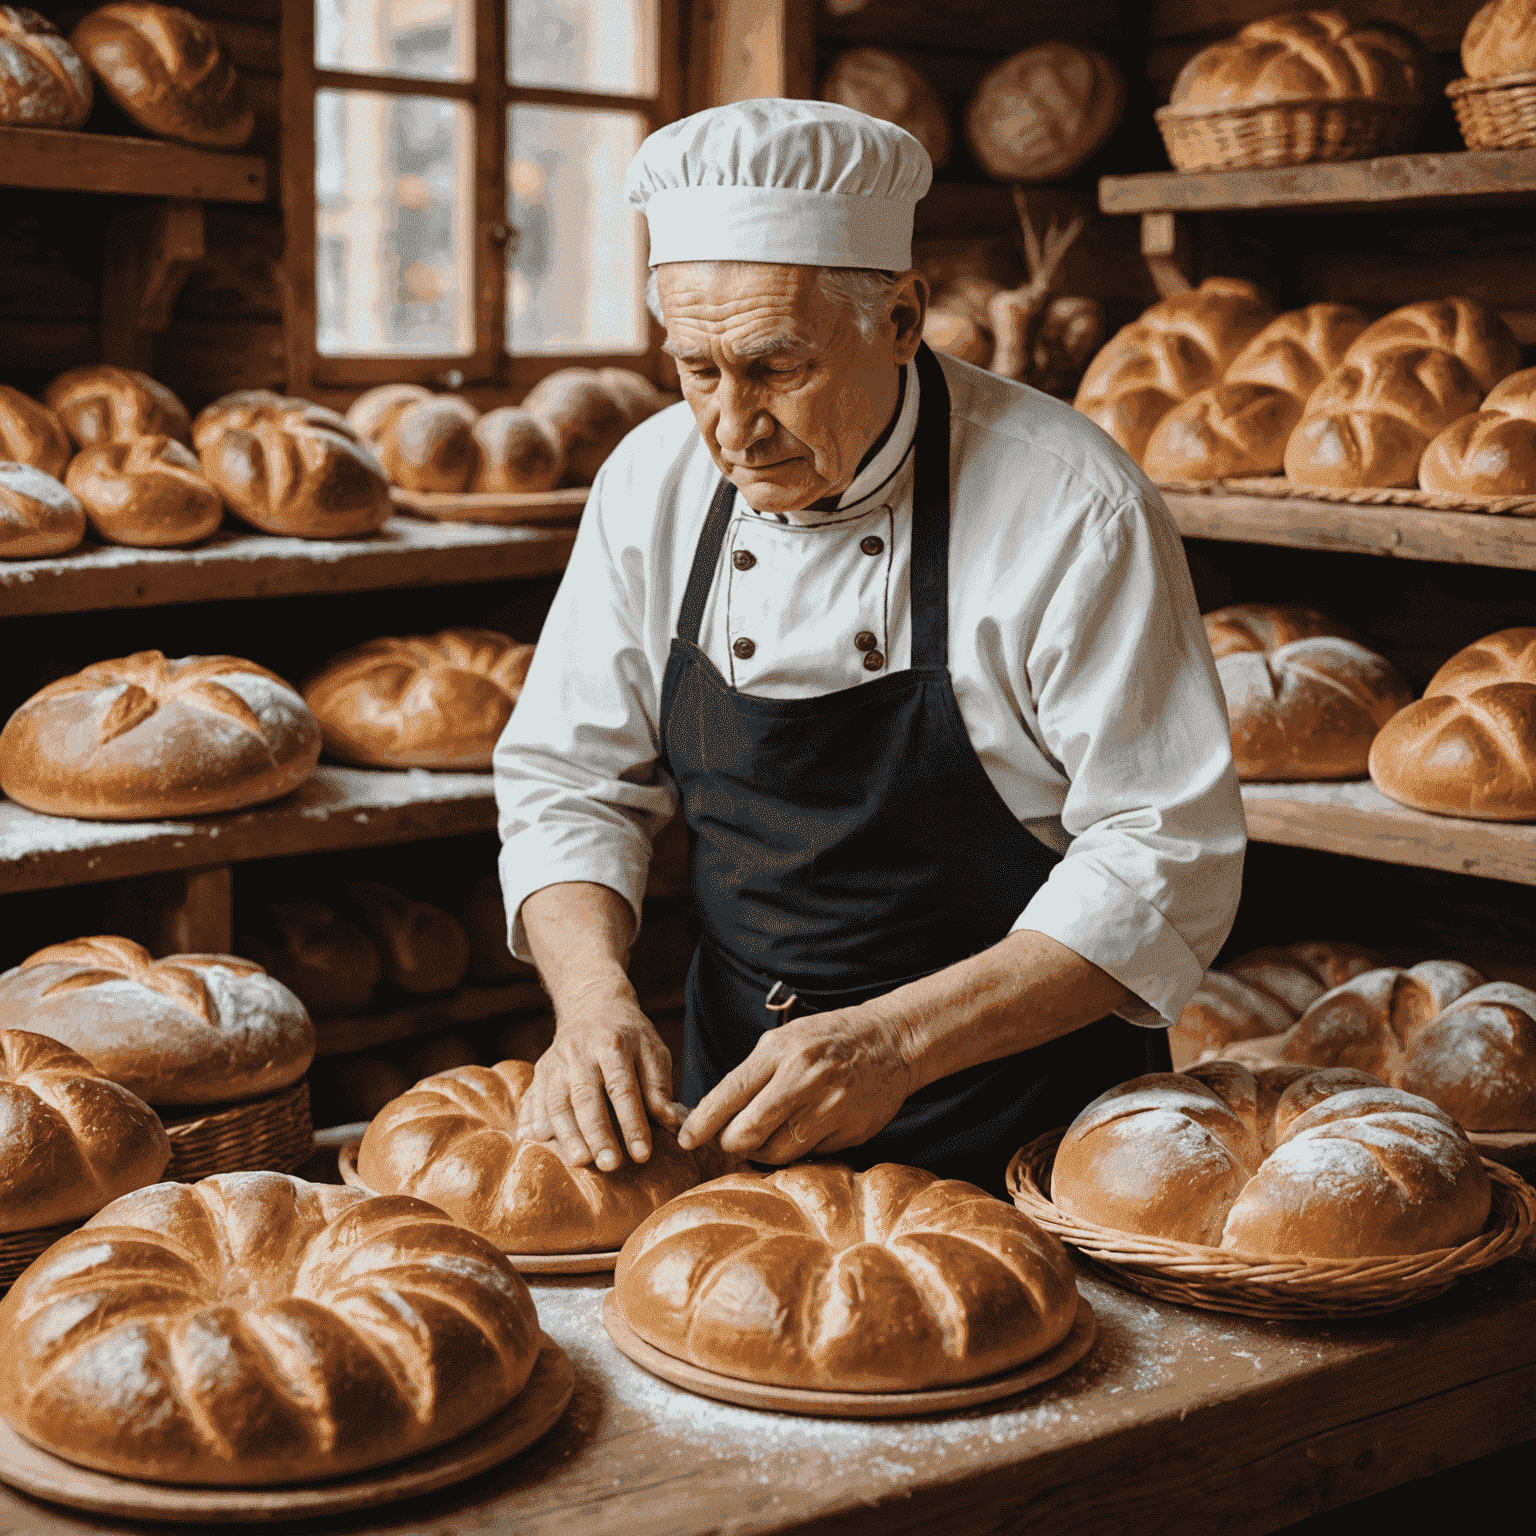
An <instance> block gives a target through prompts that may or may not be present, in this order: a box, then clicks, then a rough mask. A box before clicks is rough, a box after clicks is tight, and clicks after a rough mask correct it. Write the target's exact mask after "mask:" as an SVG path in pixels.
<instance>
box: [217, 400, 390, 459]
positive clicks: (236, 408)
mask: <svg viewBox="0 0 1536 1536" xmlns="http://www.w3.org/2000/svg"><path fill="white" fill-rule="evenodd" d="M289 418H298V419H299V420H301V421H305V422H308V423H309V424H310V425H311V426H317V427H329V428H330V429H331V430H332V431H333V432H339V433H340V434H341V435H342V436H343V437H350V438H353V439H354V440H356V441H358V442H361V441H362V439H361V438H359V437H358V435H357V433H356V432H354V431H353V430H352V428H351V427H349V426H348V425H347V423H346V420H345V418H343V417H341V416H338V415H337V414H336V412H335V411H333V410H330V409H328V408H327V407H326V406H323V405H316V404H315V403H314V401H312V400H300V399H298V398H296V397H294V396H290V395H279V394H277V393H275V392H274V391H273V390H270V389H237V390H235V391H233V392H232V393H231V394H227V395H220V396H219V398H218V399H217V400H215V401H214V402H213V404H212V405H205V406H204V407H203V409H202V410H200V411H199V412H198V413H197V419H196V420H195V421H194V422H193V423H192V446H193V448H195V449H196V450H197V451H198V452H199V453H201V452H202V451H203V450H204V449H205V448H207V447H209V446H210V444H212V442H213V441H214V439H216V438H218V437H219V436H221V435H222V434H223V433H225V432H227V431H228V430H229V429H230V428H232V427H239V428H242V429H249V428H250V427H252V426H254V425H255V424H256V423H257V422H258V421H281V420H284V419H289Z"/></svg>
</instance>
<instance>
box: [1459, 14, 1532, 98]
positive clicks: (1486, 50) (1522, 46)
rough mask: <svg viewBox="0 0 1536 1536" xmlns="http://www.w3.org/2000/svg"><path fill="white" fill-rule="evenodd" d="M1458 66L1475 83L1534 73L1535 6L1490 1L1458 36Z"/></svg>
mask: <svg viewBox="0 0 1536 1536" xmlns="http://www.w3.org/2000/svg"><path fill="white" fill-rule="evenodd" d="M1461 65H1462V68H1463V69H1465V70H1466V72H1467V73H1468V74H1469V75H1470V76H1471V77H1472V78H1473V79H1474V80H1491V79H1493V77H1494V76H1496V75H1517V74H1524V73H1525V72H1526V71H1527V70H1531V69H1536V4H1533V3H1532V0H1489V3H1488V4H1487V5H1485V6H1484V7H1483V8H1482V10H1480V11H1479V12H1478V13H1477V14H1476V15H1475V16H1474V17H1473V18H1472V20H1471V21H1469V22H1468V23H1467V30H1466V31H1465V32H1463V33H1462V35H1461Z"/></svg>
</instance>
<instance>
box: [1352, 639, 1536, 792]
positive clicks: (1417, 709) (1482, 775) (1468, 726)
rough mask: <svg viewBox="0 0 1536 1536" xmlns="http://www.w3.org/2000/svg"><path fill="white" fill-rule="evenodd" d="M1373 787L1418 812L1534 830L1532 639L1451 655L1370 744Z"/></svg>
mask: <svg viewBox="0 0 1536 1536" xmlns="http://www.w3.org/2000/svg"><path fill="white" fill-rule="evenodd" d="M1370 769H1371V779H1372V781H1373V782H1374V783H1375V785H1376V787H1377V789H1379V790H1380V791H1381V792H1382V794H1384V795H1390V796H1391V797H1392V798H1393V799H1394V800H1398V801H1400V802H1401V803H1402V804H1404V805H1411V806H1413V807H1414V809H1416V810H1420V811H1433V812H1434V813H1435V814H1436V815H1440V816H1471V817H1474V818H1476V819H1478V820H1482V821H1536V629H1501V630H1499V631H1498V633H1497V634H1492V635H1489V636H1487V638H1486V639H1483V640H1479V641H1478V642H1477V643H1476V644H1475V645H1469V646H1468V647H1467V648H1466V649H1465V650H1463V651H1458V652H1457V653H1456V654H1455V655H1454V656H1452V657H1451V659H1450V660H1449V661H1448V662H1446V664H1445V665H1444V666H1443V667H1441V668H1440V670H1439V671H1438V672H1436V673H1435V675H1434V676H1433V677H1432V678H1430V680H1429V686H1428V687H1427V688H1426V689H1425V690H1424V697H1423V698H1422V699H1420V700H1418V702H1417V703H1413V704H1409V705H1408V706H1407V707H1405V708H1404V709H1403V711H1402V713H1401V714H1399V715H1397V716H1395V717H1394V718H1393V720H1392V721H1391V723H1390V724H1389V725H1388V726H1387V727H1386V728H1385V729H1384V730H1383V731H1382V733H1381V735H1380V736H1378V737H1377V739H1376V740H1375V741H1374V742H1373V743H1372V744H1371V759H1370Z"/></svg>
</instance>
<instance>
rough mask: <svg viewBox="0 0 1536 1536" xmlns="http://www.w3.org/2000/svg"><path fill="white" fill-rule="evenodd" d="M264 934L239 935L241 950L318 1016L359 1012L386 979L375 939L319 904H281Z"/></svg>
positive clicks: (270, 910) (267, 919) (269, 918)
mask: <svg viewBox="0 0 1536 1536" xmlns="http://www.w3.org/2000/svg"><path fill="white" fill-rule="evenodd" d="M264 916H265V922H264V924H263V927H264V929H265V931H264V932H263V933H260V934H257V935H254V936H252V935H242V937H241V952H242V953H243V954H249V955H250V956H251V958H252V959H254V960H257V961H259V962H260V963H261V965H262V967H263V968H264V969H265V970H266V971H267V972H268V973H269V974H270V975H272V976H274V977H275V978H276V979H277V980H278V981H280V982H282V984H283V985H284V986H285V987H287V988H288V990H289V991H290V992H292V993H293V994H294V996H295V997H297V998H298V999H299V1001H300V1002H301V1003H303V1004H304V1006H305V1007H306V1008H307V1009H308V1010H309V1012H310V1013H311V1015H313V1016H314V1017H316V1018H324V1017H326V1016H327V1015H330V1014H336V1013H357V1012H358V1011H359V1010H361V1009H363V1008H366V1007H367V1006H368V999H369V998H370V997H372V996H373V989H374V988H375V987H376V986H378V984H379V981H380V979H381V978H382V977H383V975H384V964H383V962H382V961H381V960H380V959H379V952H378V950H377V949H375V948H374V946H373V940H372V939H370V938H369V937H368V935H367V934H366V933H364V932H363V930H362V929H361V928H359V927H358V926H357V924H356V923H353V922H349V921H347V919H345V918H342V917H337V915H336V914H335V912H333V911H332V910H331V908H329V907H327V906H324V905H323V904H322V903H320V902H318V901H281V902H275V903H273V905H271V906H269V907H268V908H267V909H266V912H265V915H264Z"/></svg>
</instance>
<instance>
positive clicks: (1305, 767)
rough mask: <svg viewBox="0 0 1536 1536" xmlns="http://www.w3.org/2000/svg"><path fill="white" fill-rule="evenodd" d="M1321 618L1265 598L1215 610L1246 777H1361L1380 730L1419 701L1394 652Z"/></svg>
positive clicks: (1211, 632) (1221, 666) (1212, 621)
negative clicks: (1391, 656)
mask: <svg viewBox="0 0 1536 1536" xmlns="http://www.w3.org/2000/svg"><path fill="white" fill-rule="evenodd" d="M1320 619H1321V615H1319V614H1315V613H1313V612H1311V611H1310V610H1308V609H1301V610H1296V609H1287V608H1272V609H1270V610H1269V611H1268V613H1267V614H1265V613H1264V612H1263V605H1260V604H1244V605H1240V606H1237V607H1234V608H1224V609H1218V610H1217V611H1216V612H1215V613H1212V614H1207V615H1206V637H1207V638H1208V639H1209V641H1210V643H1211V651H1212V654H1213V655H1215V656H1216V672H1217V675H1218V676H1219V677H1220V679H1221V686H1222V690H1223V692H1224V693H1225V695H1226V700H1227V718H1228V721H1229V722H1230V724H1231V727H1232V757H1233V760H1234V761H1235V762H1236V764H1237V776H1238V778H1240V779H1281V780H1295V779H1351V778H1361V777H1363V776H1364V774H1365V772H1366V766H1367V761H1368V756H1369V752H1370V746H1371V742H1372V740H1373V739H1374V737H1375V735H1376V733H1377V731H1379V730H1380V729H1381V728H1382V726H1384V725H1385V724H1386V723H1387V721H1388V720H1390V719H1391V718H1392V716H1393V715H1394V714H1396V713H1397V711H1398V710H1400V709H1402V708H1403V707H1404V706H1405V705H1406V704H1408V703H1410V702H1411V701H1412V699H1413V693H1412V690H1411V689H1410V688H1409V687H1408V684H1407V683H1406V682H1405V681H1404V680H1403V678H1402V675H1401V674H1400V673H1399V672H1398V670H1397V668H1396V667H1394V666H1393V665H1392V663H1391V662H1390V661H1388V660H1387V659H1386V658H1385V657H1384V656H1378V655H1377V654H1376V653H1375V652H1374V651H1371V650H1367V649H1366V647H1365V646H1363V645H1360V644H1359V643H1357V642H1356V641H1354V640H1349V639H1345V638H1343V637H1342V636H1339V635H1336V634H1335V635H1328V634H1319V633H1317V629H1318V621H1319V620H1320ZM1323 622H1324V623H1326V620H1324V621H1323ZM1297 631H1302V632H1304V633H1303V634H1298V633H1297Z"/></svg>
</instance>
